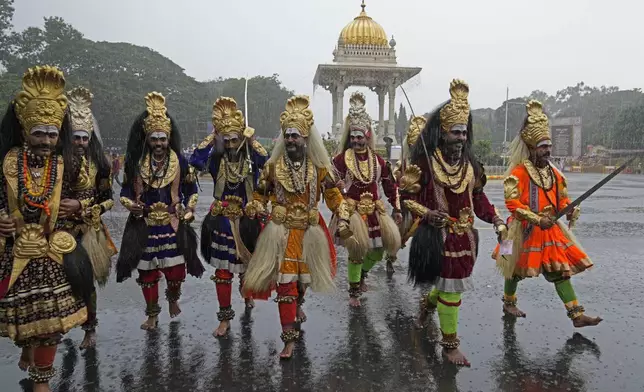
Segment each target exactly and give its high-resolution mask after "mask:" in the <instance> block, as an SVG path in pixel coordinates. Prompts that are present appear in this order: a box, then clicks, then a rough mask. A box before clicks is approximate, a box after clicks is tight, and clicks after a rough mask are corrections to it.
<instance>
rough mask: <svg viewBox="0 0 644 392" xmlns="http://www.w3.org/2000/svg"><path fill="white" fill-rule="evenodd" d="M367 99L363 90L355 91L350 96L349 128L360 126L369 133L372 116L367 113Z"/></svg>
mask: <svg viewBox="0 0 644 392" xmlns="http://www.w3.org/2000/svg"><path fill="white" fill-rule="evenodd" d="M366 104H367V100H366V99H365V96H364V94H362V93H361V92H358V91H356V92H354V93H353V94H351V98H349V115H348V116H347V121H348V122H349V128H350V129H351V128H358V129H360V130H362V131H363V132H365V133H367V132H368V131H369V130H370V129H371V117H370V116H369V114H368V113H367V108H366V107H365V105H366Z"/></svg>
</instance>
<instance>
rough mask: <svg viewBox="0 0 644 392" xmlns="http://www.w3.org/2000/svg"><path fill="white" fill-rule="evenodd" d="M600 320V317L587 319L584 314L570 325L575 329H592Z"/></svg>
mask: <svg viewBox="0 0 644 392" xmlns="http://www.w3.org/2000/svg"><path fill="white" fill-rule="evenodd" d="M602 320H603V319H602V318H601V317H589V316H586V315H585V314H582V315H581V316H579V317H577V318H576V319H573V320H572V325H574V326H575V328H583V327H592V326H595V325H597V324H599V323H601V322H602Z"/></svg>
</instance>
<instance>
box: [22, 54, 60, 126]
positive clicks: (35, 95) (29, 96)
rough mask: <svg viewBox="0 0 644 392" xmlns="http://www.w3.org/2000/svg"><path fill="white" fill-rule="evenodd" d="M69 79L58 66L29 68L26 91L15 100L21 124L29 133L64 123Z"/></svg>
mask: <svg viewBox="0 0 644 392" xmlns="http://www.w3.org/2000/svg"><path fill="white" fill-rule="evenodd" d="M64 93H65V76H64V75H63V73H62V71H60V70H59V69H58V68H56V67H51V66H49V65H45V66H42V67H33V68H29V69H28V70H27V72H25V74H24V75H23V77H22V91H20V92H19V93H18V95H16V99H14V101H13V103H14V108H15V111H16V116H17V117H18V121H19V122H20V125H22V128H23V130H24V132H25V133H29V131H31V129H32V128H33V127H35V126H37V125H55V126H56V127H57V128H58V129H60V128H61V126H62V124H63V118H65V110H66V109H67V98H66V97H65V94H64Z"/></svg>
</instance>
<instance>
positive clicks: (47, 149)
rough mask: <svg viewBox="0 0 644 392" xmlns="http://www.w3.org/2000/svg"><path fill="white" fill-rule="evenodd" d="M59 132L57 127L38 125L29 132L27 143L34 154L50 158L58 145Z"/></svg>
mask: <svg viewBox="0 0 644 392" xmlns="http://www.w3.org/2000/svg"><path fill="white" fill-rule="evenodd" d="M58 136H59V130H58V127H56V126H55V125H36V126H35V127H33V128H31V129H30V130H29V135H28V136H27V142H28V143H29V146H30V147H31V150H32V151H33V153H34V154H36V155H38V156H42V157H45V156H48V155H50V154H51V153H52V152H53V151H54V148H55V147H56V144H57V143H58Z"/></svg>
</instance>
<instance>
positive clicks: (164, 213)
mask: <svg viewBox="0 0 644 392" xmlns="http://www.w3.org/2000/svg"><path fill="white" fill-rule="evenodd" d="M145 222H146V223H147V225H148V226H166V225H169V224H170V213H169V212H168V205H167V204H165V203H162V202H160V201H158V202H156V203H154V204H152V205H151V206H150V212H148V216H147V217H146V218H145Z"/></svg>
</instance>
